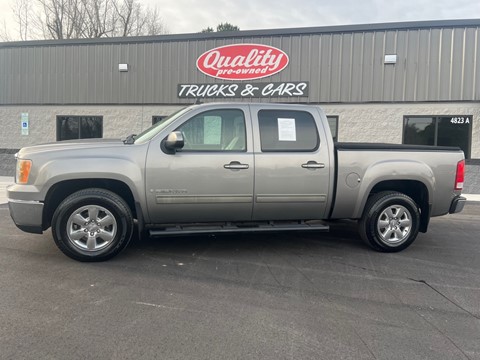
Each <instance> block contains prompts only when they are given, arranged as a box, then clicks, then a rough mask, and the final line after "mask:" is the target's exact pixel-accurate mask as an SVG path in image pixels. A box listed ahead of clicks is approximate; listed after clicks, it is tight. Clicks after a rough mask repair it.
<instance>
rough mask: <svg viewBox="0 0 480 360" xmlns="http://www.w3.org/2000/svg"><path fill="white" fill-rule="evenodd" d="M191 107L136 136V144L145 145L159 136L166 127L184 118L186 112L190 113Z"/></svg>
mask: <svg viewBox="0 0 480 360" xmlns="http://www.w3.org/2000/svg"><path fill="white" fill-rule="evenodd" d="M190 109H191V107H190V106H189V107H186V108H183V109H180V110H178V111H176V112H174V113H173V114H171V115H169V116H168V117H167V118H165V119H163V120H162V121H160V122H158V123H156V124H155V125H153V126H152V127H149V128H148V129H146V130H145V131H142V132H141V133H140V134H138V135H137V136H135V144H143V143H146V142H147V141H149V140H150V139H151V138H153V137H154V136H155V135H157V134H158V133H159V132H160V131H162V130H163V129H164V128H165V127H167V126H168V125H170V124H171V123H172V122H173V121H175V120H176V119H177V118H178V117H180V116H182V115H183V114H185V113H186V112H188V111H190Z"/></svg>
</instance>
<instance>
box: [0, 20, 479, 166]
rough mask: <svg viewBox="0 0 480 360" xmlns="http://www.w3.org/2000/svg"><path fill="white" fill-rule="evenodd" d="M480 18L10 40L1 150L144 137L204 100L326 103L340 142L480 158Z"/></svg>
mask: <svg viewBox="0 0 480 360" xmlns="http://www.w3.org/2000/svg"><path fill="white" fill-rule="evenodd" d="M479 29H480V20H478V19H477V20H450V21H423V22H403V23H387V24H370V25H349V26H329V27H311V28H292V29H274V30H256V31H239V32H224V33H223V32H220V33H196V34H180V35H162V36H145V37H129V38H101V39H78V40H44V41H25V42H6V43H0V124H1V126H2V131H1V132H0V149H1V150H0V151H3V152H4V153H11V152H14V151H15V150H16V149H19V148H21V147H24V146H28V145H33V144H39V143H45V142H53V141H61V140H67V139H76V138H88V137H104V138H111V137H116V138H118V137H125V136H126V135H128V134H131V133H139V132H141V131H142V130H144V129H146V128H147V127H149V126H151V125H152V124H153V123H156V122H158V121H161V120H162V119H163V118H164V117H166V116H168V115H169V114H171V113H173V112H175V111H176V110H178V109H180V108H182V107H184V106H186V105H189V104H193V103H195V102H198V101H201V102H212V101H216V102H218V101H229V102H231V101H255V102H280V103H302V104H319V105H321V106H322V107H323V108H324V109H325V112H326V113H327V115H328V119H329V124H330V127H331V130H332V133H333V135H334V137H335V139H336V140H338V141H342V142H343V141H345V142H384V143H385V142H386V143H397V144H401V143H406V144H429V145H453V146H459V147H460V148H462V149H463V151H464V152H465V155H466V157H467V159H471V161H472V162H474V160H475V159H480V102H479V100H480V56H479V53H480V30H479Z"/></svg>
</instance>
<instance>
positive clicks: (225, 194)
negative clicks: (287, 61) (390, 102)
mask: <svg viewBox="0 0 480 360" xmlns="http://www.w3.org/2000/svg"><path fill="white" fill-rule="evenodd" d="M16 156H17V170H16V177H15V184H13V185H11V186H10V187H8V188H7V193H8V198H9V209H10V214H11V217H12V218H13V220H14V222H15V224H16V225H17V227H18V228H20V229H21V230H23V231H27V232H32V233H42V232H43V231H44V230H46V229H48V228H49V227H51V228H52V233H53V238H54V239H55V243H56V244H57V245H58V247H59V248H60V250H61V251H63V252H64V253H65V254H66V255H67V256H69V257H71V258H73V259H76V260H80V261H102V260H106V259H109V258H111V257H113V256H115V255H116V254H118V253H119V252H120V251H122V250H123V249H124V248H125V247H126V246H127V245H128V243H129V242H130V239H131V238H132V233H133V231H134V224H135V220H136V223H137V227H138V231H139V233H140V234H142V235H143V234H145V233H148V234H150V235H153V236H161V235H166V236H170V235H178V234H193V233H224V232H253V231H279V230H287V231H294V230H318V231H325V230H328V226H327V225H326V223H325V222H322V221H319V220H333V219H356V220H358V223H359V226H358V227H359V233H360V236H361V237H362V238H363V240H365V242H366V243H367V244H368V245H369V246H370V247H371V248H373V249H374V250H377V251H383V252H394V251H400V250H402V249H405V248H406V247H408V246H409V245H410V244H411V243H412V242H413V241H414V240H415V238H416V237H417V235H418V232H419V231H420V232H426V231H427V227H428V223H429V219H430V217H432V216H440V215H445V214H448V213H456V212H459V211H461V210H462V209H463V206H464V204H465V198H464V197H462V196H461V190H462V187H463V179H464V167H465V161H464V155H463V152H462V151H461V150H460V149H458V148H451V147H430V146H409V145H392V144H364V143H334V141H333V140H332V137H331V134H330V130H329V126H328V122H327V119H326V117H325V114H324V112H323V111H322V110H321V108H320V107H318V106H307V105H279V104H254V103H251V104H247V103H218V104H203V105H193V106H190V107H187V108H185V109H183V110H181V111H179V112H177V113H175V114H173V115H171V116H170V117H169V118H167V119H166V120H165V121H163V122H161V123H159V124H157V125H155V126H153V127H151V128H149V129H147V130H145V131H144V132H142V133H141V134H139V135H130V136H128V137H127V138H126V139H125V140H120V139H117V140H108V139H89V140H75V141H65V142H57V143H51V144H45V145H38V146H32V147H27V148H23V149H21V150H20V151H19V152H18V154H17V155H16Z"/></svg>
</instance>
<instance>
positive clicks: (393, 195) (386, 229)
mask: <svg viewBox="0 0 480 360" xmlns="http://www.w3.org/2000/svg"><path fill="white" fill-rule="evenodd" d="M419 225H420V212H419V210H418V206H417V204H416V203H415V201H413V200H412V198H410V197H409V196H407V195H405V194H403V193H399V192H394V191H383V192H380V193H378V194H375V195H373V196H372V197H371V198H370V199H368V201H367V204H366V205H365V210H364V212H363V216H362V218H361V219H360V221H359V231H360V236H361V237H362V239H363V240H364V241H365V242H366V243H367V244H368V245H369V246H370V247H371V248H373V249H374V250H376V251H381V252H397V251H401V250H403V249H405V248H407V247H408V246H410V245H411V244H412V243H413V242H414V241H415V239H416V237H417V235H418V230H419Z"/></svg>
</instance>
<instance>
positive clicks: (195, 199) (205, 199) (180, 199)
mask: <svg viewBox="0 0 480 360" xmlns="http://www.w3.org/2000/svg"><path fill="white" fill-rule="evenodd" d="M252 201H253V199H252V196H248V195H239V196H210V195H206V196H162V195H157V197H156V203H157V204H228V203H233V204H239V203H242V204H243V203H251V202H252Z"/></svg>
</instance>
